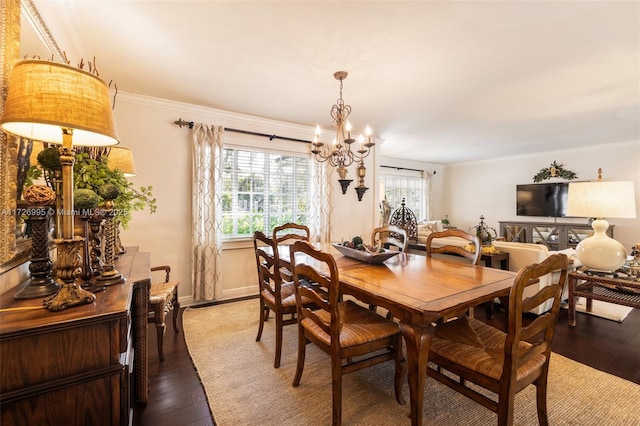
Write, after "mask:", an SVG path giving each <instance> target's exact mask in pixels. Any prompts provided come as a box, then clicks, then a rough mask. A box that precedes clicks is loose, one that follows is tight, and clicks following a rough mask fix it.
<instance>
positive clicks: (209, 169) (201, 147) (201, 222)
mask: <svg viewBox="0 0 640 426" xmlns="http://www.w3.org/2000/svg"><path fill="white" fill-rule="evenodd" d="M223 133H224V128H223V127H221V126H210V125H206V124H201V123H196V124H195V126H194V128H193V151H192V154H193V157H192V160H193V185H192V187H193V193H192V204H193V213H192V220H191V222H192V232H191V234H192V238H191V250H192V253H191V281H192V283H193V297H194V299H195V300H197V301H205V300H214V299H216V298H217V297H218V296H219V294H220V292H221V288H220V287H221V286H220V285H219V283H220V282H221V277H222V257H221V244H222V202H221V185H222V135H223Z"/></svg>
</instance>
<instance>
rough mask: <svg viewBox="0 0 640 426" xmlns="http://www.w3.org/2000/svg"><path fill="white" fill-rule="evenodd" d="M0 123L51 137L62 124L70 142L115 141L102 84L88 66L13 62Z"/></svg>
mask: <svg viewBox="0 0 640 426" xmlns="http://www.w3.org/2000/svg"><path fill="white" fill-rule="evenodd" d="M0 127H2V129H3V130H5V131H7V132H9V133H13V134H15V135H18V136H22V137H26V138H29V139H33V140H41V141H45V142H52V143H62V138H63V132H62V131H61V129H62V128H64V129H71V130H73V144H74V145H82V146H108V145H115V144H117V143H118V136H117V132H116V129H115V124H114V121H113V115H112V113H111V102H110V99H109V89H108V87H107V85H106V84H105V83H104V82H103V81H102V80H101V79H100V78H98V77H97V76H95V75H93V74H91V73H89V72H86V71H83V70H80V69H78V68H75V67H71V66H69V65H65V64H59V63H55V62H51V61H41V60H27V61H20V62H18V63H16V66H15V67H14V69H13V71H12V73H11V75H10V78H9V90H8V93H7V100H6V103H5V106H4V115H3V116H2V120H0Z"/></svg>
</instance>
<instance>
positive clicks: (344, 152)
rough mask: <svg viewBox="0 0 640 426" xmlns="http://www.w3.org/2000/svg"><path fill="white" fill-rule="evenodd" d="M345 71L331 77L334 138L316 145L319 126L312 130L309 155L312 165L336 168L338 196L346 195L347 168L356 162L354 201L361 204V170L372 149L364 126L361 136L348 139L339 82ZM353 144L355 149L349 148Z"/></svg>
mask: <svg viewBox="0 0 640 426" xmlns="http://www.w3.org/2000/svg"><path fill="white" fill-rule="evenodd" d="M347 75H348V74H347V72H346V71H337V72H336V73H334V74H333V77H334V78H335V79H336V80H338V81H340V97H339V98H338V100H337V101H336V103H335V104H334V105H333V107H331V113H330V114H331V118H332V119H333V123H332V127H333V128H335V129H336V137H335V139H334V140H333V143H331V144H327V143H324V142H321V141H320V134H321V131H320V126H316V135H315V138H314V139H313V142H312V143H311V145H312V149H311V153H312V154H313V156H314V158H315V159H316V161H318V162H320V163H323V162H325V161H326V162H328V164H330V165H331V166H332V167H336V170H337V171H338V175H339V176H340V179H338V182H340V186H341V187H342V193H343V194H346V193H347V187H348V186H349V184H350V183H351V182H353V179H347V167H349V166H350V165H351V164H353V163H354V162H358V169H357V170H358V186H357V187H356V192H357V193H358V201H362V196H363V195H364V193H365V192H366V191H367V189H369V188H367V187H366V186H365V185H364V177H365V174H366V170H367V169H366V168H365V166H364V161H363V160H364V158H365V157H367V156H368V155H369V153H370V152H371V147H372V146H374V145H375V143H374V142H371V129H370V128H369V126H367V128H366V130H365V136H362V135H359V136H358V138H357V140H356V139H354V138H352V137H351V123H350V122H349V120H348V118H349V114H351V106H349V105H345V103H344V100H343V99H342V81H343V80H344V79H345V78H347ZM354 143H356V147H354V148H352V145H353V144H354Z"/></svg>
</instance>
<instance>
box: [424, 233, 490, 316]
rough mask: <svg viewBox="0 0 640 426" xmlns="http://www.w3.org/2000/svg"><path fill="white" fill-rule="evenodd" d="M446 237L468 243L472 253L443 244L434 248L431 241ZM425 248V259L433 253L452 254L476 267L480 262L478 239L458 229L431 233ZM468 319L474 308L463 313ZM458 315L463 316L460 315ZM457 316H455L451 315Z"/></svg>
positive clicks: (480, 250)
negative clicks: (471, 246) (471, 247)
mask: <svg viewBox="0 0 640 426" xmlns="http://www.w3.org/2000/svg"><path fill="white" fill-rule="evenodd" d="M446 237H458V238H462V239H464V240H467V241H469V242H470V243H471V244H473V245H474V251H473V252H471V251H468V250H465V249H464V248H463V247H459V246H455V245H451V244H445V245H443V246H440V247H434V246H433V241H434V240H437V239H438V238H446ZM425 246H426V247H425V248H426V251H427V257H432V255H433V254H434V253H441V254H454V255H458V256H462V257H464V258H466V259H469V260H470V261H471V264H472V265H478V263H479V262H480V256H481V255H482V246H481V244H480V239H479V238H478V237H477V236H476V235H471V234H468V233H466V232H464V231H462V230H460V229H445V230H444V231H437V232H432V233H430V234H429V235H428V236H427V242H426V243H425ZM465 312H466V313H467V314H468V315H469V316H470V317H473V312H474V308H473V306H472V307H470V308H469V309H468V310H467V311H465ZM460 315H464V313H461V314H460ZM453 316H457V315H453Z"/></svg>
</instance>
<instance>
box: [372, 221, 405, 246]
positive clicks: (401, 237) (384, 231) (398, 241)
mask: <svg viewBox="0 0 640 426" xmlns="http://www.w3.org/2000/svg"><path fill="white" fill-rule="evenodd" d="M371 245H372V246H373V247H384V246H385V245H390V246H393V247H395V248H396V249H398V250H400V251H401V252H405V251H407V247H408V246H409V239H408V238H407V231H406V230H405V229H402V228H400V227H398V226H396V225H384V226H380V227H378V228H375V229H374V230H373V231H372V232H371Z"/></svg>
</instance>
